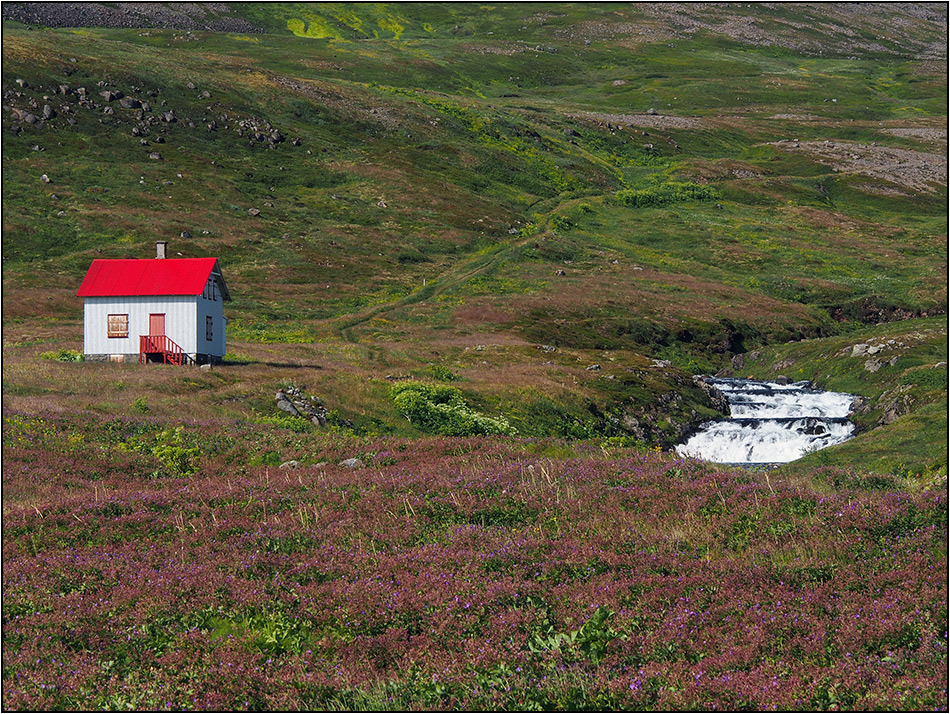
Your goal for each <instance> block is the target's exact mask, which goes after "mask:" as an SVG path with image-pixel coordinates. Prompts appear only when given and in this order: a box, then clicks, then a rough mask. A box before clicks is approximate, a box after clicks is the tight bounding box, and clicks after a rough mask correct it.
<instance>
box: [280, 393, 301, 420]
mask: <svg viewBox="0 0 950 714" xmlns="http://www.w3.org/2000/svg"><path fill="white" fill-rule="evenodd" d="M275 401H276V403H277V408H278V409H281V410H283V411H285V412H287V413H288V414H290V415H291V416H300V412H298V411H297V407H295V406H294V403H293V402H292V401H290V397H288V396H287V395H286V394H284V393H283V392H277V397H276V398H275Z"/></svg>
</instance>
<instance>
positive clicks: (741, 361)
mask: <svg viewBox="0 0 950 714" xmlns="http://www.w3.org/2000/svg"><path fill="white" fill-rule="evenodd" d="M743 367H745V356H744V355H742V354H735V355H732V368H733V369H742V368H743Z"/></svg>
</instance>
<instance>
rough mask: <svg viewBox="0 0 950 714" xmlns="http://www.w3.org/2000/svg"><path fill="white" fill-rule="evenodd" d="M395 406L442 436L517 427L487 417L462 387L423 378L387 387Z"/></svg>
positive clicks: (424, 428)
mask: <svg viewBox="0 0 950 714" xmlns="http://www.w3.org/2000/svg"><path fill="white" fill-rule="evenodd" d="M390 397H391V399H392V401H393V404H394V405H395V406H396V408H397V409H398V410H399V411H400V412H401V413H402V414H403V416H405V417H406V418H407V419H408V420H409V421H410V422H412V423H413V424H414V425H416V426H417V427H419V429H421V430H422V431H424V432H427V433H430V434H442V435H444V436H470V435H476V434H506V435H509V436H513V435H514V434H515V433H516V430H515V429H514V428H513V427H512V426H511V424H509V423H508V420H507V419H505V418H504V417H489V416H486V415H484V414H481V413H479V412H477V411H475V410H474V409H472V408H471V407H470V406H468V404H467V403H466V402H465V399H464V397H463V396H462V392H461V390H459V389H457V388H455V387H449V386H446V385H435V384H426V383H425V382H416V381H410V382H402V383H399V384H395V385H393V386H392V388H391V389H390Z"/></svg>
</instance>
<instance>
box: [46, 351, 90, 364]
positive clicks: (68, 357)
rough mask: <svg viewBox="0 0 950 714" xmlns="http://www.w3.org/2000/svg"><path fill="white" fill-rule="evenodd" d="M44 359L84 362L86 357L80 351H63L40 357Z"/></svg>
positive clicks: (51, 352)
mask: <svg viewBox="0 0 950 714" xmlns="http://www.w3.org/2000/svg"><path fill="white" fill-rule="evenodd" d="M40 357H42V358H43V359H52V360H56V361H57V362H82V361H83V360H84V359H85V356H84V355H83V353H82V352H80V351H78V350H70V349H61V350H50V351H49V352H44V353H43V354H41V355H40Z"/></svg>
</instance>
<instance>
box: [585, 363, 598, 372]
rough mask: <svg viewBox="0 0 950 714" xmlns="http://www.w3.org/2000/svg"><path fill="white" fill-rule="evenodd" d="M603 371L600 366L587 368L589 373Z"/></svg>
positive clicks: (594, 365)
mask: <svg viewBox="0 0 950 714" xmlns="http://www.w3.org/2000/svg"><path fill="white" fill-rule="evenodd" d="M600 369H601V367H600V365H599V364H592V365H590V366H589V367H588V368H587V371H588V372H599V371H600Z"/></svg>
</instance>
